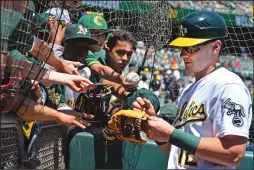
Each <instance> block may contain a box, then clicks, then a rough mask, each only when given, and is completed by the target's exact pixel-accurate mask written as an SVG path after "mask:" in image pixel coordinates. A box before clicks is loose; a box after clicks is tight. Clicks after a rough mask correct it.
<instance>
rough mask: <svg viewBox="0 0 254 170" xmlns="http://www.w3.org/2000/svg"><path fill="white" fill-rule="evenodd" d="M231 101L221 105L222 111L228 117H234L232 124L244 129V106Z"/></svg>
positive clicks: (228, 100)
mask: <svg viewBox="0 0 254 170" xmlns="http://www.w3.org/2000/svg"><path fill="white" fill-rule="evenodd" d="M230 101H231V99H230V98H228V99H227V100H226V101H225V102H223V103H222V105H221V110H222V112H223V113H226V114H227V115H228V116H231V115H233V119H232V123H233V125H234V126H236V127H242V126H243V124H244V121H243V118H242V117H245V113H244V109H243V106H242V105H240V104H236V103H235V102H230Z"/></svg>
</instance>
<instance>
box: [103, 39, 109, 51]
mask: <svg viewBox="0 0 254 170" xmlns="http://www.w3.org/2000/svg"><path fill="white" fill-rule="evenodd" d="M104 49H105V50H106V51H110V48H109V47H108V41H105V44H104Z"/></svg>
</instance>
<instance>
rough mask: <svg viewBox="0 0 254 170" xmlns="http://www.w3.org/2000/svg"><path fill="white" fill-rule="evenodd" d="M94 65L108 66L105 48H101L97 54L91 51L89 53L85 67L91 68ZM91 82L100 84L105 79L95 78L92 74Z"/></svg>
mask: <svg viewBox="0 0 254 170" xmlns="http://www.w3.org/2000/svg"><path fill="white" fill-rule="evenodd" d="M94 64H102V65H107V63H106V51H105V50H104V49H103V48H101V50H100V51H98V52H95V53H93V52H91V51H88V55H87V57H86V59H85V65H86V66H88V67H91V66H92V65H94ZM90 80H91V81H92V82H93V83H100V82H102V81H103V80H104V78H102V77H100V76H95V75H94V74H93V73H92V75H91V77H90Z"/></svg>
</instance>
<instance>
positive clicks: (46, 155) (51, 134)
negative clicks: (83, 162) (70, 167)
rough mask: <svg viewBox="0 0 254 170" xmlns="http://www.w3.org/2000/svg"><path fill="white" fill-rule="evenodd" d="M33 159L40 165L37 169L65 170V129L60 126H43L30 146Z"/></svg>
mask: <svg viewBox="0 0 254 170" xmlns="http://www.w3.org/2000/svg"><path fill="white" fill-rule="evenodd" d="M30 145H31V146H32V148H31V149H32V150H33V153H32V157H34V158H37V159H38V160H39V162H40V164H39V165H38V166H37V167H33V168H35V169H62V168H63V127H62V126H59V125H45V126H42V128H41V130H40V133H38V137H37V139H36V140H35V141H34V142H32V143H31V144H30Z"/></svg>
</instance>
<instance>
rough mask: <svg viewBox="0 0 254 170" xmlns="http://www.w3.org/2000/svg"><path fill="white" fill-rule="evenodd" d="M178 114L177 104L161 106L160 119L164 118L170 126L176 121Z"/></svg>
mask: <svg viewBox="0 0 254 170" xmlns="http://www.w3.org/2000/svg"><path fill="white" fill-rule="evenodd" d="M176 114H177V106H176V105H175V104H165V105H163V106H161V109H160V114H159V115H158V116H159V117H161V118H163V119H164V120H166V121H167V122H169V123H170V124H172V123H173V122H174V120H175V117H176Z"/></svg>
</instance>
